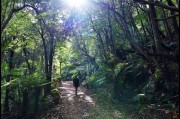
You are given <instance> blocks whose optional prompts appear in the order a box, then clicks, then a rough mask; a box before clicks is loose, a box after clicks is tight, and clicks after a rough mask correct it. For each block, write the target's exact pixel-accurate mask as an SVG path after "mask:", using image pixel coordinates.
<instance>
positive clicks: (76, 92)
mask: <svg viewBox="0 0 180 119" xmlns="http://www.w3.org/2000/svg"><path fill="white" fill-rule="evenodd" d="M77 89H78V88H77V87H76V88H75V90H76V91H75V94H76V95H77Z"/></svg>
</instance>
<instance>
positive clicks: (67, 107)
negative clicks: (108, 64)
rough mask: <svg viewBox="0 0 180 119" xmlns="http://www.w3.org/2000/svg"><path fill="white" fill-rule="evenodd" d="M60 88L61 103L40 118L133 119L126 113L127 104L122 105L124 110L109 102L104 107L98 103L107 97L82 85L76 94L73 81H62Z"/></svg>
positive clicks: (104, 100)
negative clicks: (93, 92) (100, 96)
mask: <svg viewBox="0 0 180 119" xmlns="http://www.w3.org/2000/svg"><path fill="white" fill-rule="evenodd" d="M58 90H59V92H60V93H61V98H60V101H59V102H60V103H58V104H56V105H54V106H53V107H52V108H51V109H50V110H48V111H47V112H46V113H45V114H44V115H43V116H42V117H41V118H40V119H133V118H130V117H129V115H128V116H127V115H126V114H125V113H124V109H125V108H124V107H125V106H122V107H121V109H122V110H123V111H122V110H121V111H119V110H118V109H117V108H115V106H114V105H112V104H110V103H108V102H107V103H106V106H104V107H102V106H101V105H99V104H98V103H100V102H106V100H107V99H104V98H103V99H102V98H101V99H99V98H98V97H97V95H96V94H92V92H91V91H90V90H88V89H86V88H85V87H83V86H81V85H80V87H79V88H78V93H77V96H76V95H75V88H74V86H73V82H72V81H62V83H61V84H60V85H59V87H58ZM99 100H100V102H99ZM101 100H103V101H101ZM116 106H117V104H116Z"/></svg>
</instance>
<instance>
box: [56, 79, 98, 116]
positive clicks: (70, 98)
mask: <svg viewBox="0 0 180 119" xmlns="http://www.w3.org/2000/svg"><path fill="white" fill-rule="evenodd" d="M59 91H60V92H61V95H62V105H61V106H62V108H63V110H62V113H61V115H62V118H63V119H89V117H90V114H89V113H90V109H91V108H92V107H94V106H95V102H94V101H93V99H92V97H91V95H90V93H89V92H88V91H87V90H86V89H85V88H83V87H81V86H80V87H79V88H78V93H77V96H76V95H75V88H74V87H73V83H72V81H64V82H62V84H61V85H60V87H59Z"/></svg>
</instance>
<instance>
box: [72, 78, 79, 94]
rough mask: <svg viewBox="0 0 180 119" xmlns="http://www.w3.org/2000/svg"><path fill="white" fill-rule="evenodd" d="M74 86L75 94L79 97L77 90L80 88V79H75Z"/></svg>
mask: <svg viewBox="0 0 180 119" xmlns="http://www.w3.org/2000/svg"><path fill="white" fill-rule="evenodd" d="M73 84H74V87H75V94H76V95H77V90H78V87H79V78H78V77H77V76H76V77H75V78H74V79H73Z"/></svg>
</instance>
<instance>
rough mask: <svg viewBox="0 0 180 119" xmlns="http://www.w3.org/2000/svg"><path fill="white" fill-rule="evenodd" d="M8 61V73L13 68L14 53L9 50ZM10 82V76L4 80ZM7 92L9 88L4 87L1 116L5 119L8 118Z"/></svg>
mask: <svg viewBox="0 0 180 119" xmlns="http://www.w3.org/2000/svg"><path fill="white" fill-rule="evenodd" d="M9 55H10V56H9V61H8V64H9V72H11V70H12V69H13V68H14V65H13V57H14V51H13V50H12V49H10V50H9ZM10 80H11V74H10V75H9V76H8V77H7V79H6V82H7V83H8V82H10ZM9 92H10V89H9V86H6V95H5V100H4V101H5V102H4V108H3V115H4V116H5V117H6V116H9Z"/></svg>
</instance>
